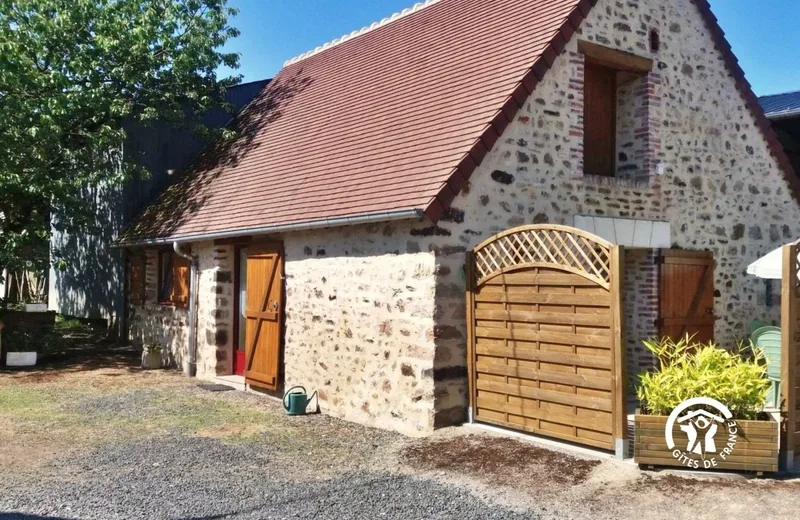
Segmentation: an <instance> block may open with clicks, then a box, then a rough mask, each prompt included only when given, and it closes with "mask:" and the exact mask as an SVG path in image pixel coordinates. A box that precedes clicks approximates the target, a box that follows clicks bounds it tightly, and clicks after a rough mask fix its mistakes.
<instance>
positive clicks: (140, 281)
mask: <svg viewBox="0 0 800 520" xmlns="http://www.w3.org/2000/svg"><path fill="white" fill-rule="evenodd" d="M144 273H145V269H144V257H143V256H141V255H135V256H129V257H128V287H127V289H128V291H127V292H128V301H129V302H130V303H131V304H132V305H144V295H145V289H144V282H145V280H144Z"/></svg>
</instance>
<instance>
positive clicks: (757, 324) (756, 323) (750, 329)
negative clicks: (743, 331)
mask: <svg viewBox="0 0 800 520" xmlns="http://www.w3.org/2000/svg"><path fill="white" fill-rule="evenodd" d="M763 326H764V322H763V321H761V320H759V319H758V318H756V319H754V320H753V321H751V322H750V323H749V324H748V325H747V333H748V334H749V335H750V337H751V338H752V337H753V333H754V332H755V331H757V330H758V329H760V328H761V327H763Z"/></svg>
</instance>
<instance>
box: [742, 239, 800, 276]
mask: <svg viewBox="0 0 800 520" xmlns="http://www.w3.org/2000/svg"><path fill="white" fill-rule="evenodd" d="M798 242H800V241H798ZM795 243H797V242H795ZM747 274H752V275H754V276H758V277H759V278H766V279H768V280H780V279H781V278H782V277H783V248H782V247H779V248H778V249H776V250H774V251H772V252H770V253H769V254H767V255H765V256H762V257H761V258H759V259H758V260H756V261H755V262H753V263H752V264H750V265H748V266H747Z"/></svg>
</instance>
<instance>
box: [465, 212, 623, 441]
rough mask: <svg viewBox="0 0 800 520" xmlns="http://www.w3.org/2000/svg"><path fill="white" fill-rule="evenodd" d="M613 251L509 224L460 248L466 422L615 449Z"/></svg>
mask: <svg viewBox="0 0 800 520" xmlns="http://www.w3.org/2000/svg"><path fill="white" fill-rule="evenodd" d="M620 255H621V250H620V248H619V247H617V246H613V245H611V244H609V243H607V242H605V241H603V240H602V239H599V238H597V237H594V236H593V235H590V234H587V233H584V232H582V231H579V230H576V229H572V228H566V227H563V226H525V227H522V228H517V229H514V230H511V231H508V232H506V233H503V234H501V235H498V236H496V237H493V238H492V239H489V240H488V241H486V242H484V243H483V244H481V245H480V246H478V247H477V248H476V249H475V250H474V251H473V252H471V253H470V254H469V255H468V262H467V265H468V266H469V267H470V271H469V273H468V280H469V283H468V291H467V300H468V302H467V303H468V304H467V307H468V312H467V315H468V316H467V318H468V325H469V328H468V334H469V337H468V345H469V356H468V361H469V373H470V406H471V409H472V413H473V420H476V421H480V422H487V423H492V424H497V425H501V426H505V427H509V428H515V429H519V430H524V431H529V432H533V433H538V434H543V435H548V436H552V437H556V438H559V439H564V440H568V441H572V442H577V443H581V444H587V445H590V446H594V447H598V448H602V449H608V450H614V449H618V448H619V446H620V442H618V441H622V439H624V438H625V436H626V435H625V422H626V411H625V400H624V396H625V391H624V388H623V382H624V374H623V369H622V367H623V366H624V359H623V352H622V346H621V345H622V342H621V335H622V314H621V305H620V304H621V302H620V293H619V286H620V285H619V284H620V283H621V273H620V269H619V266H620Z"/></svg>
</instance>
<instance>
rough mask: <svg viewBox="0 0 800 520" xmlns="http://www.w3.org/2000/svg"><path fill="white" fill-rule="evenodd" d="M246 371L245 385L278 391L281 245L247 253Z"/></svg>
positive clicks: (267, 246) (280, 319) (280, 322)
mask: <svg viewBox="0 0 800 520" xmlns="http://www.w3.org/2000/svg"><path fill="white" fill-rule="evenodd" d="M246 293H247V294H246V304H245V310H244V318H245V327H246V328H245V344H246V349H245V370H244V377H245V380H246V382H247V383H248V384H251V385H253V386H257V387H261V388H265V389H267V390H278V386H279V365H280V351H281V329H282V325H283V251H282V247H281V245H280V244H264V245H254V246H250V247H249V248H248V249H247V291H246Z"/></svg>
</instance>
